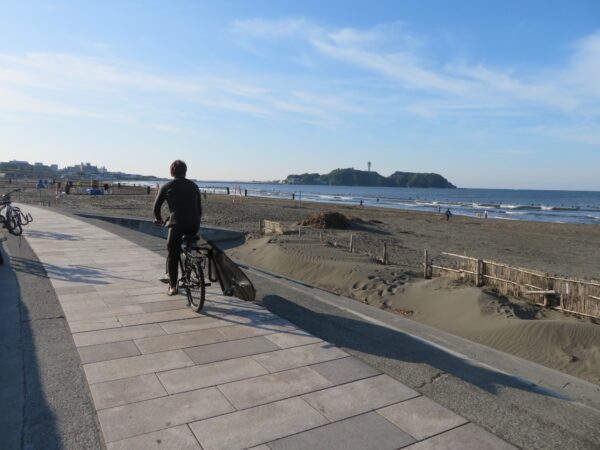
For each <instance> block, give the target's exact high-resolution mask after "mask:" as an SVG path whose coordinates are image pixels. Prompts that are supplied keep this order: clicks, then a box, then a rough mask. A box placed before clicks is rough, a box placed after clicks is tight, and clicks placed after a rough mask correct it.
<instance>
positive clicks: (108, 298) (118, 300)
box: [98, 288, 181, 305]
mask: <svg viewBox="0 0 600 450" xmlns="http://www.w3.org/2000/svg"><path fill="white" fill-rule="evenodd" d="M165 289H166V288H165ZM98 295H99V297H100V298H102V300H103V301H104V303H106V304H107V305H143V304H144V303H154V302H160V301H179V300H181V299H180V298H179V296H174V297H169V296H168V295H167V292H166V291H165V293H164V294H146V295H137V296H134V295H130V294H127V292H126V291H122V292H121V291H114V292H111V291H108V292H103V293H100V294H98Z"/></svg>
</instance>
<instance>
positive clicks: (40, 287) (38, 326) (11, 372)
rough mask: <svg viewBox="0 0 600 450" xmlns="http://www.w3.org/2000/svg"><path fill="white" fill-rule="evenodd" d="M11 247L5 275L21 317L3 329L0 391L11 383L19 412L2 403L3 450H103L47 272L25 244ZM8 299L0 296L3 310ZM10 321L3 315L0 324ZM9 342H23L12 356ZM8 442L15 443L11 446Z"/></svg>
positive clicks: (0, 270) (0, 268) (11, 241)
mask: <svg viewBox="0 0 600 450" xmlns="http://www.w3.org/2000/svg"><path fill="white" fill-rule="evenodd" d="M6 244H7V248H8V250H9V252H10V255H11V256H10V258H9V257H7V256H6V254H5V258H4V261H5V266H0V274H3V273H4V275H5V276H6V274H7V273H8V274H9V276H10V277H11V278H12V280H13V289H14V293H15V296H12V298H13V302H14V303H15V308H14V310H15V311H16V312H15V313H14V314H13V315H12V316H10V318H9V320H8V321H7V323H3V324H2V326H1V328H0V335H1V337H2V340H1V345H0V352H2V368H1V369H0V380H1V382H0V391H1V390H2V389H1V388H2V387H3V386H4V385H6V383H10V384H11V390H12V391H13V392H18V393H19V395H20V407H15V408H12V406H13V405H12V404H11V405H9V404H7V403H6V402H4V401H3V399H0V410H1V416H0V429H1V430H2V432H0V448H7V449H9V448H23V449H44V450H46V449H48V450H53V449H64V448H73V449H83V448H104V443H103V441H102V437H101V435H100V431H99V426H98V423H97V420H96V413H95V409H94V406H93V402H92V399H91V394H90V392H89V388H88V385H87V382H86V380H85V377H84V374H83V370H82V368H81V360H80V358H79V354H78V352H77V349H76V348H75V344H74V342H73V338H72V337H71V332H70V330H69V327H68V325H67V322H66V320H65V318H64V313H63V311H62V308H61V306H60V304H59V302H58V299H57V297H56V293H55V292H54V289H53V288H52V285H51V283H50V280H49V279H48V275H47V274H45V272H44V266H43V265H42V264H40V262H39V261H37V260H36V259H35V258H36V256H35V253H34V252H33V251H32V250H31V247H30V246H29V244H28V243H27V242H26V241H23V242H22V243H21V244H19V243H18V240H17V239H9V241H8V242H7V243H6ZM32 268H34V269H32ZM0 292H7V291H0ZM7 297H8V296H5V295H0V305H4V304H5V302H7V300H8V299H7ZM8 317H9V316H7V315H4V314H0V320H4V319H6V318H8ZM7 332H8V333H10V335H6V333H7ZM8 338H12V340H13V342H15V341H18V352H15V351H14V349H13V351H12V354H11V355H7V354H6V353H5V352H7V351H8V349H9V348H10V346H8V345H5V344H7V342H8V340H7V339H8ZM9 356H12V358H11V359H9V360H7V359H6V357H9ZM11 362H12V363H14V365H12V364H10V363H11ZM15 406H17V405H15ZM5 407H6V410H5ZM15 415H18V417H19V422H18V424H16V423H12V424H11V425H14V426H12V427H11V428H8V431H6V430H5V427H7V426H9V425H7V424H8V422H7V420H6V419H7V416H8V417H11V416H15ZM7 436H12V437H14V440H13V441H11V443H9V442H8V439H7ZM12 443H15V444H16V445H12Z"/></svg>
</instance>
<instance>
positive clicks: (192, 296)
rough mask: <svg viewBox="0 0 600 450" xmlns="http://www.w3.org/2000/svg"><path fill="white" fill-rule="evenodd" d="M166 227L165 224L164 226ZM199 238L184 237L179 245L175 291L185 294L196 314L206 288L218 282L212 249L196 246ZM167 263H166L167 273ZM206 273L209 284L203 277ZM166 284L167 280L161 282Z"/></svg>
mask: <svg viewBox="0 0 600 450" xmlns="http://www.w3.org/2000/svg"><path fill="white" fill-rule="evenodd" d="M164 225H166V224H164ZM199 240H200V236H197V235H195V234H193V235H192V234H189V235H184V236H183V238H182V243H181V254H180V257H179V274H180V275H179V278H178V279H177V289H178V290H179V289H181V290H183V291H184V292H185V295H186V297H187V301H188V305H189V306H190V308H192V309H193V310H194V311H196V312H200V311H201V310H202V307H203V306H204V302H205V300H206V288H207V287H208V286H211V285H212V283H214V282H216V281H220V280H219V278H218V276H217V275H216V269H215V267H214V263H213V262H212V258H211V255H212V247H211V246H210V245H208V244H198V241H199ZM168 264H169V261H168V259H167V262H166V272H168ZM205 270H207V271H208V279H209V282H207V281H206V278H205V276H204V272H205ZM162 281H163V282H166V283H168V279H167V278H166V279H164V280H162Z"/></svg>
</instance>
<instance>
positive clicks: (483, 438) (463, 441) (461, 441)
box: [406, 423, 516, 450]
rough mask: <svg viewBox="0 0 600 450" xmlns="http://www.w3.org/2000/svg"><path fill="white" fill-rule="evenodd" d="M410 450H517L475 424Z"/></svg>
mask: <svg viewBox="0 0 600 450" xmlns="http://www.w3.org/2000/svg"><path fill="white" fill-rule="evenodd" d="M406 448H407V449H410V450H445V449H449V448H456V449H461V450H481V449H485V450H516V447H513V446H512V445H510V444H509V443H508V442H506V441H503V440H502V439H500V438H498V437H496V436H494V435H493V434H491V433H488V432H487V431H485V430H484V429H483V428H481V427H478V426H477V425H475V424H473V423H469V424H467V425H463V426H461V427H458V428H455V429H453V430H450V431H447V432H445V433H442V434H438V435H437V436H434V437H431V438H429V439H426V440H424V441H421V442H418V443H416V444H413V445H411V446H409V447H406Z"/></svg>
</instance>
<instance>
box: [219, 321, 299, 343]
mask: <svg viewBox="0 0 600 450" xmlns="http://www.w3.org/2000/svg"><path fill="white" fill-rule="evenodd" d="M297 329H298V327H296V326H295V325H293V324H291V323H290V322H288V321H287V320H283V319H275V320H270V321H268V322H261V323H254V324H252V325H236V324H234V323H231V326H228V327H224V328H221V333H223V335H224V336H225V337H226V338H227V339H229V340H235V339H244V338H247V337H251V336H265V335H267V334H271V333H279V332H282V331H294V330H297Z"/></svg>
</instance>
